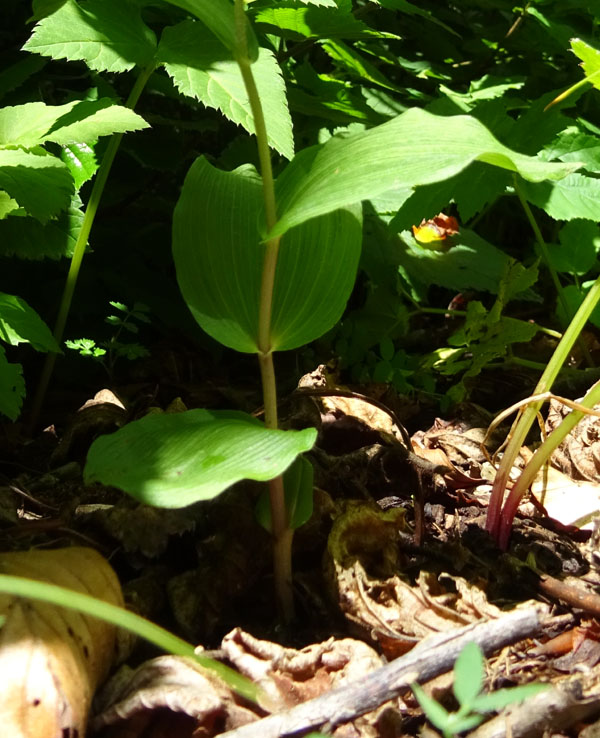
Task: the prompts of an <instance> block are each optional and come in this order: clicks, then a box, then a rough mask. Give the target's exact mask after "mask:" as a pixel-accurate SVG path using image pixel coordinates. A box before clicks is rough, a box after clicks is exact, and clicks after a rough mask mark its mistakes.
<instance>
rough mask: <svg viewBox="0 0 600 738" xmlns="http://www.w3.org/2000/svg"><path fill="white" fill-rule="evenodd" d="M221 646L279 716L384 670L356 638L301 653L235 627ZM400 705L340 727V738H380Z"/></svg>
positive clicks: (264, 703) (386, 706) (382, 708)
mask: <svg viewBox="0 0 600 738" xmlns="http://www.w3.org/2000/svg"><path fill="white" fill-rule="evenodd" d="M221 646H222V648H223V650H224V652H225V654H226V655H227V658H228V659H229V661H231V662H232V663H233V664H234V665H235V666H236V668H237V669H238V671H240V672H241V673H242V674H244V675H245V676H247V677H250V678H251V679H252V680H253V681H255V682H256V683H258V684H259V685H260V687H261V688H262V690H263V694H264V695H266V700H263V701H262V702H261V706H262V707H264V708H265V709H267V710H269V711H271V712H274V711H278V710H285V709H287V708H290V707H292V706H294V705H297V704H299V703H300V702H304V701H306V700H309V699H312V698H314V697H318V696H319V695H321V694H324V693H326V692H329V691H331V690H332V689H335V688H336V687H338V686H341V685H342V684H344V683H346V682H356V681H359V680H360V679H361V678H362V677H364V676H365V674H367V673H369V672H370V671H373V670H374V669H376V668H378V667H379V666H381V665H382V660H381V657H380V656H379V655H378V654H377V652H376V651H374V650H373V649H372V648H371V647H370V646H368V645H367V644H366V643H363V642H362V641H357V640H354V639H352V638H343V639H341V640H336V639H334V638H330V639H328V640H327V641H324V642H323V643H314V644H311V645H309V646H306V647H305V648H303V649H301V650H296V649H294V648H286V647H284V646H281V645H279V644H278V643H272V642H271V641H262V640H259V639H258V638H254V637H253V636H251V635H250V634H249V633H246V632H244V631H243V630H241V629H240V628H235V629H234V630H233V631H231V633H228V634H227V635H226V636H225V638H224V639H223V641H222V643H221ZM399 704H400V703H399V701H398V700H393V701H392V702H388V703H385V704H384V705H381V706H380V707H379V708H378V709H377V710H373V711H372V712H369V713H366V714H365V715H362V716H360V717H359V718H356V719H355V720H353V721H352V722H351V723H347V724H345V725H340V726H338V727H337V728H336V729H335V731H334V732H333V733H332V735H333V736H334V737H335V738H376V737H377V736H380V735H381V730H380V729H379V726H378V722H379V720H380V719H381V718H382V716H383V714H384V713H386V712H389V711H390V710H391V711H394V714H396V713H397V710H398V706H399Z"/></svg>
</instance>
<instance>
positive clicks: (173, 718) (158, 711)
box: [92, 656, 257, 738]
mask: <svg viewBox="0 0 600 738" xmlns="http://www.w3.org/2000/svg"><path fill="white" fill-rule="evenodd" d="M99 701H100V702H101V706H100V709H99V712H98V715H97V716H96V717H95V718H94V720H93V722H92V727H93V728H94V729H100V728H102V727H105V726H111V728H110V735H111V738H121V737H122V738H125V737H126V738H137V737H138V736H144V738H146V736H148V735H149V734H150V735H151V736H152V738H163V737H164V738H172V736H174V735H176V736H177V738H187V737H188V736H190V737H191V736H192V735H194V736H203V737H205V736H213V735H216V734H217V733H220V732H222V731H224V730H233V729H234V728H237V727H239V726H241V725H244V724H245V723H247V722H250V721H251V720H254V719H256V717H257V715H256V714H255V713H253V712H252V711H251V710H250V709H249V708H248V707H243V706H241V705H239V704H237V697H236V695H235V694H234V693H233V692H232V690H231V688H230V687H229V686H228V685H226V684H225V683H224V682H223V681H221V680H220V679H219V677H218V676H217V675H216V674H214V673H212V672H211V671H210V670H208V669H204V668H203V667H202V666H200V665H199V664H198V663H196V662H195V661H193V660H192V659H189V658H185V657H183V656H159V657H158V658H155V659H152V660H150V661H147V662H146V663H144V664H142V665H141V666H140V667H138V668H137V669H135V671H132V670H131V669H126V670H125V669H121V670H120V671H119V672H117V674H115V676H114V677H112V678H111V679H110V681H109V682H108V684H107V685H106V686H105V687H104V688H103V690H102V693H101V695H100V699H99ZM96 703H97V702H95V704H96ZM150 725H151V731H150V733H149V732H148V726H150Z"/></svg>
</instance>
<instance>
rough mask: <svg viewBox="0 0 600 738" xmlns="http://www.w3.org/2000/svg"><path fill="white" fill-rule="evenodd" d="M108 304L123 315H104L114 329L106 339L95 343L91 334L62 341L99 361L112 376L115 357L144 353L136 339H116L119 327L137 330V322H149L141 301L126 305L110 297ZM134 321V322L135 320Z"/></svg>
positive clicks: (145, 350) (119, 332)
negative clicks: (90, 336) (129, 305)
mask: <svg viewBox="0 0 600 738" xmlns="http://www.w3.org/2000/svg"><path fill="white" fill-rule="evenodd" d="M109 304H110V305H111V307H113V308H114V309H115V310H118V311H119V312H121V313H123V315H108V316H107V317H106V318H105V319H104V322H105V323H108V324H109V325H112V326H114V327H115V332H114V334H113V335H112V336H111V338H109V339H108V340H107V341H100V343H96V341H94V339H93V338H77V339H75V340H74V341H65V346H66V347H67V348H69V349H72V350H74V351H77V352H79V355H80V356H85V357H90V358H92V359H96V360H97V361H99V362H100V363H101V364H102V366H103V367H104V369H105V370H106V372H107V374H108V376H109V377H110V378H111V379H112V377H113V373H114V369H115V364H116V362H117V359H121V358H124V359H129V360H130V361H133V360H134V359H140V358H142V357H144V356H148V349H147V348H145V347H144V346H142V345H141V344H140V343H137V342H131V341H127V342H125V341H120V340H119V338H120V336H121V334H122V333H123V331H127V332H128V333H133V334H137V333H138V331H139V329H138V326H137V322H140V323H149V322H150V318H149V317H148V312H149V311H150V308H149V307H148V306H147V305H144V303H142V302H136V303H135V305H134V306H133V307H132V308H131V309H130V308H128V307H127V305H125V304H123V303H122V302H115V301H112V300H111V301H110V303H109ZM136 321H137V322H136Z"/></svg>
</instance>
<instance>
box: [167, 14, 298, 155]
mask: <svg viewBox="0 0 600 738" xmlns="http://www.w3.org/2000/svg"><path fill="white" fill-rule="evenodd" d="M158 59H159V63H163V64H164V65H165V68H166V70H167V72H168V73H169V75H170V76H171V77H172V78H173V81H174V82H175V84H176V86H177V88H178V89H179V91H180V92H182V93H183V94H184V95H188V96H190V97H195V98H196V99H197V100H200V101H201V102H202V103H203V104H204V105H207V106H208V107H211V108H216V109H217V110H220V111H221V112H222V113H223V115H225V116H226V117H227V118H229V119H230V120H232V121H233V122H234V123H238V124H239V125H241V126H243V127H244V128H245V129H246V130H247V131H249V132H250V133H254V131H255V128H254V117H253V115H252V110H251V108H250V103H249V101H248V95H247V93H246V88H245V86H244V81H243V79H242V75H241V73H240V68H239V66H238V64H237V62H236V61H235V60H234V58H233V56H232V52H231V51H230V50H228V49H227V48H226V47H225V46H224V45H223V44H222V43H221V42H220V41H219V40H218V39H217V38H215V36H213V35H212V34H211V33H210V32H209V31H208V30H207V29H206V27H205V26H204V25H203V24H202V23H198V22H196V21H184V22H183V23H179V24H178V25H176V26H172V27H171V28H166V29H165V31H164V33H163V35H162V38H161V41H160V45H159V48H158ZM252 72H253V74H254V78H255V80H256V86H257V88H258V92H259V95H260V99H261V103H262V106H263V110H264V115H265V118H266V121H267V135H268V138H269V144H270V145H271V146H272V147H273V148H274V149H276V150H277V151H279V153H280V154H282V155H283V156H285V157H286V158H287V159H291V158H292V156H293V155H294V140H293V136H292V119H291V117H290V114H289V110H288V106H287V99H286V92H285V84H284V81H283V78H282V76H281V70H280V69H279V65H278V64H277V60H276V59H275V56H274V55H273V53H272V52H271V51H269V50H268V49H264V48H261V49H260V52H259V56H258V61H257V62H256V63H255V64H254V66H253V67H252Z"/></svg>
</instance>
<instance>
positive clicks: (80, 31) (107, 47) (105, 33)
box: [23, 0, 156, 72]
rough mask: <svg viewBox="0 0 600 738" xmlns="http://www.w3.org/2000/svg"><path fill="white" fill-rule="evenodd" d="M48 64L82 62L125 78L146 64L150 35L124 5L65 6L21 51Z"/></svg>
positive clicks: (70, 0)
mask: <svg viewBox="0 0 600 738" xmlns="http://www.w3.org/2000/svg"><path fill="white" fill-rule="evenodd" d="M23 48H24V49H26V50H27V51H31V52H33V53H36V54H41V55H42V56H50V57H52V59H68V60H70V61H71V60H80V61H84V62H85V63H86V64H87V65H88V67H89V68H90V69H95V70H97V71H98V72H125V71H127V70H128V69H132V68H133V67H134V66H136V65H138V66H144V65H146V64H148V63H149V62H150V61H151V60H152V57H153V55H154V51H155V48H156V36H155V35H154V32H153V31H152V30H151V29H150V28H148V26H147V25H146V24H145V23H144V22H143V21H142V19H141V17H140V8H139V4H138V3H135V2H131V1H130V0H86V2H80V3H77V2H75V0H66V2H65V3H64V4H63V5H61V6H60V7H59V8H58V9H57V10H56V11H55V12H54V13H52V14H51V15H48V16H46V17H45V18H43V19H42V20H41V21H40V22H39V23H38V24H37V25H36V26H35V28H34V29H33V34H32V35H31V38H30V39H29V40H28V41H27V43H26V44H25V46H24V47H23Z"/></svg>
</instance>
